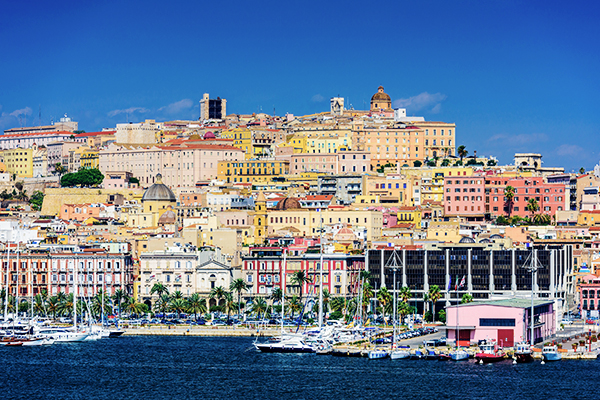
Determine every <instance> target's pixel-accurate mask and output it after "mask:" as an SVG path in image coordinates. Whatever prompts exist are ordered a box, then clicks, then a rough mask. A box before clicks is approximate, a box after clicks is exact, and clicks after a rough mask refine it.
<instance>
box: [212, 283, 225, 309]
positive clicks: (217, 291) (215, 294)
mask: <svg viewBox="0 0 600 400" xmlns="http://www.w3.org/2000/svg"><path fill="white" fill-rule="evenodd" d="M226 293H227V291H226V290H225V288H224V287H223V286H217V287H215V288H213V289H212V290H211V291H210V294H209V295H208V296H209V297H210V298H211V299H217V306H219V304H220V303H221V299H222V298H224V297H225V294H226Z"/></svg>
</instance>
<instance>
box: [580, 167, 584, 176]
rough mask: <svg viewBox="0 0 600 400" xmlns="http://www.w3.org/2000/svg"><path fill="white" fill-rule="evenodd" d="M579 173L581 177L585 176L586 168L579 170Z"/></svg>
mask: <svg viewBox="0 0 600 400" xmlns="http://www.w3.org/2000/svg"><path fill="white" fill-rule="evenodd" d="M579 173H580V174H581V175H583V174H585V168H583V167H581V168H579Z"/></svg>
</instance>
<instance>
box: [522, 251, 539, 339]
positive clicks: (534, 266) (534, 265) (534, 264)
mask: <svg viewBox="0 0 600 400" xmlns="http://www.w3.org/2000/svg"><path fill="white" fill-rule="evenodd" d="M527 260H529V264H527ZM527 260H525V264H523V267H525V268H526V269H527V271H529V272H531V313H530V314H531V315H530V316H529V320H530V321H529V324H530V329H531V345H532V346H533V345H534V340H533V309H534V306H533V296H534V277H535V274H536V273H537V270H538V269H539V268H540V267H541V265H539V263H538V261H537V257H536V253H535V250H534V249H533V248H531V254H529V256H528V257H527Z"/></svg>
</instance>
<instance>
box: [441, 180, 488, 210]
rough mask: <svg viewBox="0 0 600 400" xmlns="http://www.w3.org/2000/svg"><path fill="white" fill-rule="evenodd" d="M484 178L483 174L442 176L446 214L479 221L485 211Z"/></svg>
mask: <svg viewBox="0 0 600 400" xmlns="http://www.w3.org/2000/svg"><path fill="white" fill-rule="evenodd" d="M484 193H485V178H484V177H483V175H473V176H463V177H454V176H447V177H445V178H444V200H445V201H444V210H445V215H446V216H462V217H466V219H467V220H468V221H481V220H483V215H484V213H485V201H484Z"/></svg>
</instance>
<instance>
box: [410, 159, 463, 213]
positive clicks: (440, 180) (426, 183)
mask: <svg viewBox="0 0 600 400" xmlns="http://www.w3.org/2000/svg"><path fill="white" fill-rule="evenodd" d="M400 171H401V173H402V174H403V175H406V176H407V177H412V178H414V179H417V180H420V186H421V204H423V203H425V202H427V201H443V200H444V177H445V176H471V175H473V168H471V167H423V168H406V167H405V168H401V169H400Z"/></svg>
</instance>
